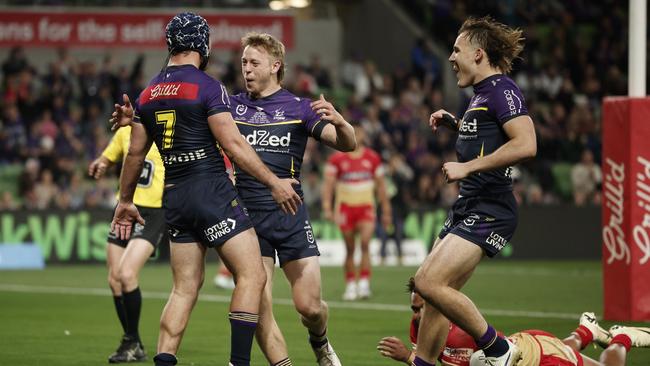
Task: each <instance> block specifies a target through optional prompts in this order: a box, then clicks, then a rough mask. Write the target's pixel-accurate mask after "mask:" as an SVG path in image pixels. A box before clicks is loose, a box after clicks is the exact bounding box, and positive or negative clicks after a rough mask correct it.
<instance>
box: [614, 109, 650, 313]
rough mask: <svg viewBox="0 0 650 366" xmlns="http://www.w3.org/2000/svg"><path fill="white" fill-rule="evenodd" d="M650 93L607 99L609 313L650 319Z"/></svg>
mask: <svg viewBox="0 0 650 366" xmlns="http://www.w3.org/2000/svg"><path fill="white" fill-rule="evenodd" d="M648 116H650V98H623V97H616V98H614V97H612V98H606V99H605V101H604V103H603V159H602V165H603V166H602V171H603V210H602V241H603V245H602V250H603V277H604V294H603V295H604V301H605V318H606V319H607V320H636V321H648V320H650V281H648V278H650V263H649V260H650V144H648V141H649V140H650V121H649V120H648Z"/></svg>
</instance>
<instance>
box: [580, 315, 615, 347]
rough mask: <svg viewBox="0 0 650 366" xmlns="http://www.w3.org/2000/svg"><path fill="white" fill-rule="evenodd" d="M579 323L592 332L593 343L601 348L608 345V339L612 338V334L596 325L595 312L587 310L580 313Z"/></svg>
mask: <svg viewBox="0 0 650 366" xmlns="http://www.w3.org/2000/svg"><path fill="white" fill-rule="evenodd" d="M580 325H582V326H584V327H586V328H587V329H589V331H590V332H591V334H593V336H594V343H596V344H597V345H599V346H601V347H603V348H607V346H609V341H611V340H612V336H611V334H609V332H608V331H606V330H605V329H603V328H602V327H601V326H600V325H598V321H597V320H596V314H594V313H589V312H585V313H582V315H580Z"/></svg>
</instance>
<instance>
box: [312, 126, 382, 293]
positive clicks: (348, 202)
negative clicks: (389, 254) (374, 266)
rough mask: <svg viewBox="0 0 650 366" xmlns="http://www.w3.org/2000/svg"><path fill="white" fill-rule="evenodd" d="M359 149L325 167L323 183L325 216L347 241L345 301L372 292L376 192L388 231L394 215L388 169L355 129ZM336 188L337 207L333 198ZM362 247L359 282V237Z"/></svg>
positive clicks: (336, 156) (360, 130)
mask: <svg viewBox="0 0 650 366" xmlns="http://www.w3.org/2000/svg"><path fill="white" fill-rule="evenodd" d="M354 132H355V135H356V137H357V148H356V149H355V150H354V151H352V152H349V153H342V152H339V153H335V154H332V156H330V158H329V160H328V162H327V166H326V167H325V181H324V182H323V197H322V198H323V200H322V205H323V214H324V215H325V218H326V219H328V220H332V221H334V222H336V223H337V224H338V225H339V228H340V229H341V233H343V240H344V241H345V264H344V271H345V282H346V286H345V292H344V293H343V300H348V301H349V300H356V299H358V298H361V299H367V298H368V297H370V295H371V291H370V248H369V247H370V239H372V236H373V234H374V232H375V222H376V218H375V212H376V209H375V198H374V197H375V193H376V195H377V197H378V199H379V202H380V204H381V209H382V211H381V212H382V213H381V220H382V225H383V226H384V228H385V229H386V230H388V228H389V227H390V225H391V224H392V213H391V207H390V201H389V199H388V194H387V193H386V183H385V180H384V167H383V165H382V163H381V158H380V157H379V154H377V153H376V152H374V151H373V150H372V149H370V148H368V147H366V146H364V142H365V133H364V131H363V128H362V127H361V126H359V125H356V126H354ZM335 187H336V194H335V205H334V209H332V201H333V200H332V195H333V193H334V189H335ZM357 236H359V241H360V244H361V263H360V265H359V281H358V283H357V274H356V272H355V264H354V251H355V249H356V238H357Z"/></svg>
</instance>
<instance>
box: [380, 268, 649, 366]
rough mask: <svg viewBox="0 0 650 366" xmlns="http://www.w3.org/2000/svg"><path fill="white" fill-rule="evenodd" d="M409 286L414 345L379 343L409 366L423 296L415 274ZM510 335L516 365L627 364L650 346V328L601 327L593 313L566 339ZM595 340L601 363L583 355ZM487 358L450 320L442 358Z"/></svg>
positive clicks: (536, 333) (448, 362)
mask: <svg viewBox="0 0 650 366" xmlns="http://www.w3.org/2000/svg"><path fill="white" fill-rule="evenodd" d="M407 288H408V289H409V292H410V294H411V310H413V316H412V318H411V325H410V332H409V335H410V341H411V345H412V349H409V348H408V347H407V346H406V345H404V343H402V341H401V340H399V338H396V337H384V338H382V339H381V341H379V344H378V345H377V350H378V351H379V352H380V354H381V355H382V356H384V357H390V358H392V359H393V360H395V361H401V362H404V363H406V364H407V365H409V366H411V365H415V366H420V365H419V364H418V362H417V360H415V349H416V347H417V342H418V340H417V335H418V328H419V326H420V315H421V311H422V308H423V306H424V300H423V299H422V297H421V296H420V295H418V294H417V293H416V292H415V285H414V283H413V278H411V279H410V280H409V283H408V284H407ZM498 334H499V336H503V334H501V333H498ZM508 339H509V340H510V341H511V342H512V343H514V344H515V345H517V348H518V350H517V353H516V354H515V355H513V357H515V360H514V361H513V362H512V364H513V365H515V366H623V365H625V360H626V356H627V352H629V351H630V348H631V347H650V328H640V327H625V326H619V325H615V326H613V327H611V328H610V329H609V331H607V330H605V329H603V328H601V327H600V325H599V324H598V322H597V321H596V316H595V315H594V313H589V312H586V313H583V314H582V315H581V316H580V324H579V326H578V328H576V330H575V331H573V332H572V333H571V334H570V335H569V336H567V337H566V338H564V339H562V340H561V339H559V338H557V337H556V336H554V335H553V334H551V333H548V332H546V331H543V330H536V329H530V330H523V331H520V332H517V333H514V334H512V335H510V336H508ZM592 342H593V343H596V344H598V345H600V346H601V347H603V348H605V350H604V351H603V352H602V353H601V355H600V359H599V361H596V360H593V359H591V358H589V357H587V356H585V355H583V354H581V353H580V351H581V350H583V349H585V348H586V347H587V346H589V345H590V344H591V343H592ZM484 359H485V355H484V354H483V351H482V350H479V349H478V346H477V345H476V342H475V341H474V339H473V338H472V337H471V336H470V335H469V334H467V333H466V332H465V331H463V330H462V329H460V328H459V327H458V326H456V325H455V324H453V323H449V334H448V335H447V339H446V341H445V345H444V348H443V350H442V353H441V354H440V355H439V356H438V361H440V363H441V364H442V365H444V366H476V365H485V360H484Z"/></svg>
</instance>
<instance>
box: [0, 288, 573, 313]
mask: <svg viewBox="0 0 650 366" xmlns="http://www.w3.org/2000/svg"><path fill="white" fill-rule="evenodd" d="M0 291H1V292H20V293H28V294H60V295H87V296H110V294H111V292H110V291H109V290H108V289H103V288H81V287H58V286H32V285H19V284H0ZM142 296H143V297H145V298H150V299H167V298H168V297H169V293H166V292H152V291H143V293H142ZM199 301H206V302H217V303H229V302H230V296H224V295H212V294H202V295H200V296H199ZM273 302H274V303H275V304H278V305H288V306H293V301H292V300H291V299H286V298H279V299H274V300H273ZM327 304H328V305H329V307H330V308H333V309H350V310H377V311H399V312H408V311H411V309H409V307H408V304H407V303H406V302H405V303H404V304H402V305H400V304H381V303H373V302H365V301H363V302H342V301H327ZM481 312H482V313H483V314H484V315H487V316H503V317H512V318H540V319H570V320H577V319H578V317H579V316H580V314H573V313H558V312H548V311H527V310H506V309H481Z"/></svg>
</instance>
